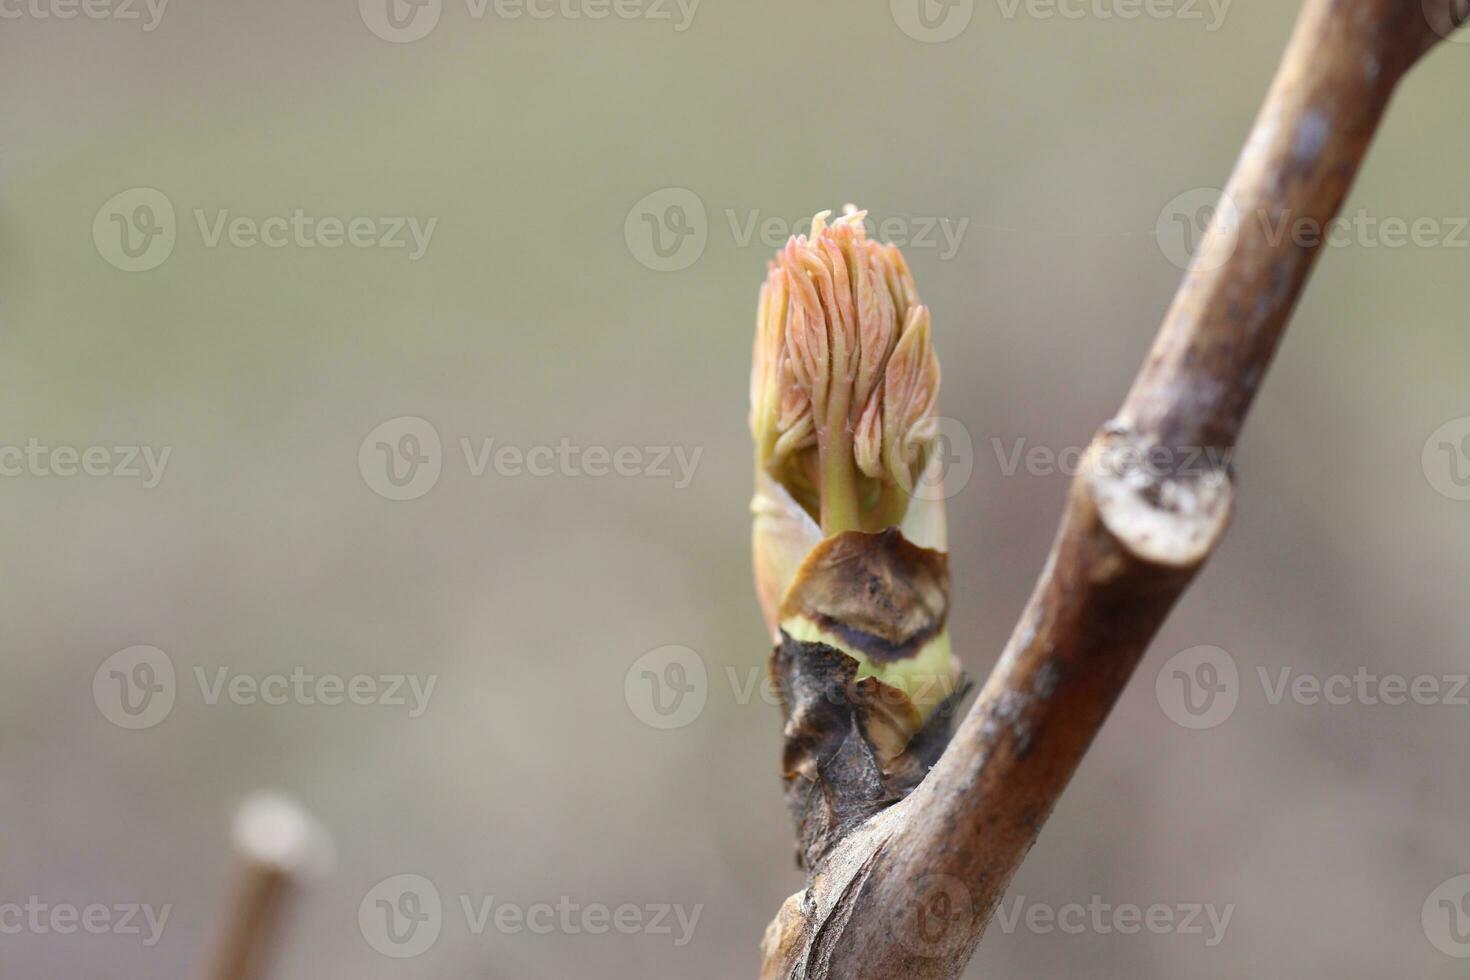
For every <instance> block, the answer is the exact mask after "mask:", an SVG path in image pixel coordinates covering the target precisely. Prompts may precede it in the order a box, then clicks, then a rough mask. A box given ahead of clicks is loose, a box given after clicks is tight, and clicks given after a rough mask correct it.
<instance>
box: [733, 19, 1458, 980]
mask: <svg viewBox="0 0 1470 980" xmlns="http://www.w3.org/2000/svg"><path fill="white" fill-rule="evenodd" d="M1467 7H1470V0H1307V2H1306V4H1305V7H1304V9H1303V12H1302V14H1301V18H1300V20H1299V22H1298V24H1297V28H1296V31H1295V33H1294V35H1293V37H1292V39H1291V42H1290V45H1289V47H1288V49H1287V52H1286V55H1285V57H1284V59H1283V62H1282V65H1281V68H1280V70H1279V72H1278V75H1277V77H1276V80H1275V83H1274V84H1273V86H1272V88H1271V91H1270V93H1269V95H1268V96H1267V99H1266V102H1265V105H1264V107H1263V108H1262V110H1261V114H1260V116H1259V117H1258V119H1257V121H1256V124H1255V127H1254V129H1253V131H1252V133H1251V136H1250V139H1249V141H1248V142H1247V144H1246V147H1245V149H1244V151H1243V153H1242V155H1241V158H1240V161H1239V163H1238V164H1237V167H1236V170H1235V172H1234V174H1233V175H1232V177H1231V179H1230V182H1229V184H1228V186H1227V188H1226V200H1225V202H1224V203H1223V204H1222V207H1221V209H1220V212H1219V213H1220V215H1221V217H1220V219H1219V220H1217V221H1216V222H1215V224H1214V225H1213V226H1212V228H1211V230H1210V232H1209V233H1208V234H1207V235H1206V238H1205V241H1204V243H1203V244H1202V246H1201V253H1200V255H1199V256H1198V258H1197V260H1196V262H1195V265H1194V266H1193V267H1192V268H1191V270H1190V272H1189V273H1188V274H1187V275H1186V276H1185V279H1184V282H1183V284H1182V285H1181V287H1180V289H1179V292H1178V294H1177V296H1176V297H1175V300H1174V303H1173V305H1172V307H1171V308H1170V310H1169V312H1168V314H1167V316H1166V317H1165V320H1164V325H1163V329H1162V330H1161V331H1160V334H1159V336H1158V339H1157V340H1156V341H1155V344H1154V347H1153V350H1152V351H1151V352H1150V354H1149V356H1148V359H1147V360H1146V362H1145V363H1144V365H1143V368H1142V370H1141V371H1140V373H1139V375H1138V378H1137V380H1136V381H1135V382H1134V385H1133V389H1132V390H1131V391H1130V392H1129V394H1128V397H1127V399H1126V400H1125V402H1124V404H1123V406H1122V408H1121V410H1120V411H1119V413H1118V415H1117V417H1116V419H1115V420H1114V421H1112V422H1110V423H1108V424H1107V425H1106V426H1104V427H1103V429H1102V430H1101V431H1100V432H1099V433H1098V435H1097V437H1096V438H1095V439H1094V441H1093V444H1092V447H1091V448H1090V450H1089V452H1088V455H1087V457H1086V460H1085V462H1084V466H1083V468H1082V472H1081V473H1080V474H1079V476H1078V477H1077V479H1076V481H1075V482H1074V484H1073V487H1072V492H1071V495H1070V497H1069V501H1068V506H1067V510H1066V513H1065V514H1064V516H1063V519H1062V523H1061V528H1060V530H1059V531H1058V534H1057V539H1056V542H1055V544H1054V546H1053V549H1052V553H1051V556H1050V559H1049V561H1048V562H1047V565H1046V568H1045V570H1044V571H1043V572H1042V575H1041V578H1040V581H1039V582H1038V583H1037V586H1036V589H1035V591H1034V593H1033V594H1032V597H1031V599H1030V602H1029V604H1028V605H1027V607H1026V610H1025V612H1024V613H1023V614H1022V617H1021V620H1020V622H1019V624H1018V626H1017V628H1016V631H1015V633H1014V634H1013V636H1012V637H1011V640H1010V643H1009V644H1008V645H1007V647H1006V650H1005V652H1004V654H1003V656H1002V657H1001V660H1000V662H999V664H998V665H997V667H996V668H995V671H994V673H993V674H992V675H991V677H990V679H989V681H988V682H987V683H986V684H985V687H984V688H983V689H982V691H981V693H980V696H979V698H978V699H977V701H976V703H975V705H974V706H973V707H972V708H971V710H970V712H969V714H968V716H967V717H966V719H965V721H964V723H963V724H962V726H961V727H960V729H959V731H958V732H957V733H956V734H955V737H954V740H953V741H952V743H951V744H950V745H949V747H948V748H947V749H946V750H945V751H944V753H943V755H942V756H941V757H940V759H939V761H938V763H937V765H936V766H935V767H934V769H933V770H932V771H931V772H930V773H929V775H928V776H927V777H925V778H924V779H923V780H922V781H921V782H920V783H919V785H918V786H917V788H915V789H914V790H913V791H912V793H911V794H910V795H908V796H907V798H905V799H903V800H901V801H899V802H897V803H894V804H893V805H891V806H888V805H886V804H885V805H883V806H882V807H880V808H879V809H878V810H877V811H876V812H875V813H874V814H873V815H872V816H869V817H866V818H864V819H861V820H846V821H839V822H838V825H836V826H834V827H832V828H831V831H832V832H831V833H830V834H829V836H828V838H827V839H826V840H825V841H824V846H823V847H822V848H818V849H817V850H815V851H813V852H811V853H812V856H813V858H814V860H813V862H812V867H811V868H810V876H809V878H808V883H807V887H806V889H805V890H803V891H802V892H799V893H798V894H796V895H793V896H792V897H791V898H790V899H788V900H787V902H786V904H785V905H784V906H783V907H782V909H781V911H780V913H779V914H778V916H777V918H776V920H775V921H774V922H772V924H771V926H770V927H769V929H768V930H767V933H766V938H765V941H764V943H763V945H762V950H763V953H764V968H763V970H762V973H761V976H762V980H777V978H792V980H829V978H830V980H837V978H840V980H850V978H872V980H892V978H896V977H904V978H915V980H937V978H945V980H949V978H954V977H958V976H959V975H960V974H961V973H962V972H963V971H964V968H965V965H966V964H967V963H968V961H969V959H970V957H971V955H972V954H973V952H974V949H975V946H976V944H977V943H978V942H979V940H980V936H981V934H982V933H983V931H984V928H985V925H986V924H987V922H988V921H989V919H990V915H991V913H992V912H993V910H994V908H995V906H996V904H997V903H998V902H999V900H1000V898H1001V896H1002V895H1003V893H1004V891H1005V888H1006V886H1007V884H1008V883H1009V881H1010V879H1011V876H1012V875H1013V874H1014V872H1015V870H1016V868H1017V866H1018V865H1019V864H1020V862H1021V860H1022V859H1023V858H1024V857H1025V854H1026V852H1027V850H1029V848H1030V847H1031V845H1032V843H1033V842H1034V841H1035V839H1036V835H1037V834H1038V832H1039V831H1040V829H1041V826H1042V824H1043V823H1044V822H1045V820H1046V818H1047V816H1048V815H1049V814H1050V813H1051V810H1052V807H1053V805H1054V804H1055V803H1056V800H1057V798H1058V797H1059V796H1060V794H1061V792H1062V791H1063V789H1064V788H1065V787H1066V785H1067V783H1068V781H1069V780H1070V779H1071V776H1072V774H1073V772H1074V771H1075V770H1076V768H1077V765H1078V764H1079V762H1080V761H1081V758H1082V756H1083V754H1084V753H1085V752H1086V750H1087V748H1088V746H1089V745H1090V744H1091V742H1092V739H1093V737H1094V736H1095V735H1096V733H1097V731H1098V729H1099V728H1100V727H1101V725H1102V723H1103V721H1104V720H1105V719H1106V717H1107V714H1108V712H1109V710H1110V709H1111V708H1112V706H1113V704H1114V702H1115V701H1116V700H1117V697H1118V695H1119V693H1120V692H1121V690H1122V688H1123V686H1124V685H1125V684H1126V683H1127V681H1128V678H1129V676H1130V675H1131V674H1132V672H1133V670H1134V668H1135V666H1136V665H1137V663H1138V661H1139V659H1140V658H1141V657H1142V655H1143V653H1144V651H1145V650H1146V649H1147V647H1148V644H1149V642H1150V641H1151V640H1152V638H1153V636H1154V634H1155V633H1156V632H1157V630H1158V628H1159V626H1160V625H1161V624H1162V622H1163V620H1164V618H1165V616H1167V615H1168V613H1169V611H1170V609H1171V608H1172V607H1173V605H1174V603H1175V601H1176V600H1177V599H1178V598H1179V596H1180V595H1181V594H1182V593H1183V591H1184V589H1185V588H1186V587H1187V586H1188V585H1189V583H1190V581H1191V580H1192V578H1193V577H1194V575H1195V573H1196V572H1197V571H1198V570H1199V568H1200V567H1201V565H1203V563H1204V561H1205V560H1206V559H1207V558H1208V557H1209V555H1210V554H1211V552H1212V551H1213V550H1214V548H1215V547H1216V545H1217V544H1218V542H1219V540H1220V538H1221V537H1222V536H1223V534H1224V531H1225V528H1226V526H1227V524H1228V522H1229V515H1230V508H1231V496H1232V486H1231V474H1230V473H1229V471H1228V464H1227V463H1226V462H1224V461H1227V460H1228V459H1229V458H1230V455H1231V452H1232V450H1233V449H1234V446H1235V443H1236V440H1237V438H1238V436H1239V433H1240V429H1241V426H1242V424H1243V423H1244V420H1245V416H1246V413H1247V411H1248V410H1249V408H1250V405H1251V402H1252V400H1253V398H1254V396H1255V393H1256V390H1257V388H1258V386H1259V384H1260V382H1261V380H1262V378H1263V376H1264V374H1265V371H1266V368H1267V366H1268V364H1269V363H1270V360H1271V357H1272V355H1273V354H1274V352H1275V350H1276V346H1277V343H1278V342H1279V340H1280V338H1281V334H1282V332H1283V330H1284V329H1285V326H1286V323H1287V320H1288V319H1289V317H1290V315H1291V312H1292V310H1293V308H1294V307H1295V304H1296V301H1297V298H1298V297H1299V295H1300V294H1301V291H1302V288H1303V287H1304V285H1305V283H1306V279H1307V276H1308V273H1309V272H1310V270H1311V267H1312V264H1313V262H1314V261H1315V259H1316V258H1317V255H1318V252H1319V251H1320V246H1313V247H1307V246H1304V245H1303V244H1300V243H1298V242H1297V241H1293V236H1291V235H1283V236H1273V235H1271V234H1270V233H1269V231H1270V229H1273V228H1275V229H1279V228H1281V227H1282V223H1283V221H1285V222H1293V221H1297V220H1299V219H1307V220H1309V221H1312V222H1316V223H1317V227H1321V228H1326V227H1327V224H1328V223H1329V222H1330V221H1331V220H1332V219H1333V218H1334V217H1335V216H1336V214H1337V212H1338V210H1339V208H1340V207H1341V205H1342V202H1343V199H1344V197H1345V196H1346V194H1347V191H1348V188H1349V186H1350V184H1351V183H1352V180H1353V178H1354V176H1355V175H1356V173H1357V171H1358V169H1359V166H1360V165H1361V163H1362V160H1363V156H1364V154H1365V153H1366V151H1367V148H1368V145H1369V143H1370V141H1371V139H1372V136H1373V133H1374V131H1375V130H1376V129H1377V126H1378V124H1379V121H1380V119H1381V117H1382V114H1383V112H1384V110H1385V108H1386V106H1387V104H1388V100H1389V98H1390V96H1391V95H1392V93H1393V90H1394V88H1395V87H1396V86H1397V84H1398V82H1399V80H1400V79H1401V78H1402V77H1403V74H1404V73H1405V72H1406V71H1407V70H1408V69H1409V68H1410V67H1411V66H1412V65H1413V64H1414V62H1415V61H1416V60H1417V59H1418V58H1419V57H1420V56H1421V55H1422V54H1423V53H1424V52H1426V51H1428V50H1429V49H1430V48H1431V47H1433V45H1434V44H1435V42H1437V41H1438V40H1439V39H1440V38H1441V37H1442V36H1443V35H1444V34H1446V33H1448V31H1449V30H1450V29H1451V27H1452V25H1456V24H1459V23H1462V22H1463V21H1464V20H1465V17H1466V14H1467ZM1288 226H1289V225H1288ZM1185 460H1190V461H1193V463H1194V464H1195V465H1194V466H1192V467H1184V466H1182V465H1180V464H1182V463H1183V462H1184V461H1185ZM783 649H784V645H783ZM794 652H795V653H798V654H799V653H800V652H799V651H794ZM798 659H799V657H798ZM780 671H781V667H780V658H779V656H778V666H777V672H778V677H779V675H780ZM874 799H878V797H874Z"/></svg>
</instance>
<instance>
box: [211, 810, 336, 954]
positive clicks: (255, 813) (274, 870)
mask: <svg viewBox="0 0 1470 980" xmlns="http://www.w3.org/2000/svg"><path fill="white" fill-rule="evenodd" d="M233 836H234V846H235V852H236V855H237V859H238V861H239V864H240V868H239V871H238V872H237V875H238V877H239V881H238V883H237V884H236V887H235V892H234V896H233V900H232V902H231V904H230V905H229V907H228V908H227V910H226V916H225V920H224V923H223V926H222V929H221V936H220V940H219V944H218V945H217V946H216V947H215V949H214V950H213V952H212V958H211V962H210V966H209V972H208V973H207V974H206V976H208V977H209V980H263V978H264V977H265V976H266V974H267V970H268V968H269V964H270V958H271V956H272V954H273V951H274V949H275V947H276V946H277V945H278V944H279V938H280V933H281V927H282V925H283V922H284V918H285V910H286V908H287V907H288V906H289V904H290V901H291V898H292V893H293V892H294V891H295V890H296V889H297V888H298V887H300V885H301V884H302V883H303V882H304V881H306V880H309V879H310V878H312V877H314V876H316V875H318V874H320V873H321V872H322V871H324V870H325V867H326V865H327V864H329V863H330V862H331V842H330V841H329V840H328V838H327V836H326V833H325V831H323V830H322V828H321V826H320V825H319V824H318V823H317V822H316V820H314V819H313V818H312V817H311V815H310V814H308V813H307V812H306V811H305V810H303V809H302V808H301V807H300V806H299V805H298V804H297V803H296V802H295V801H293V800H291V799H289V798H287V797H283V796H280V795H277V794H274V793H261V794H257V795H255V796H252V797H250V798H249V799H247V800H246V801H245V802H244V803H243V804H242V805H241V807H240V809H239V811H238V812H237V814H236V816H235V825H234V835H233Z"/></svg>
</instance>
